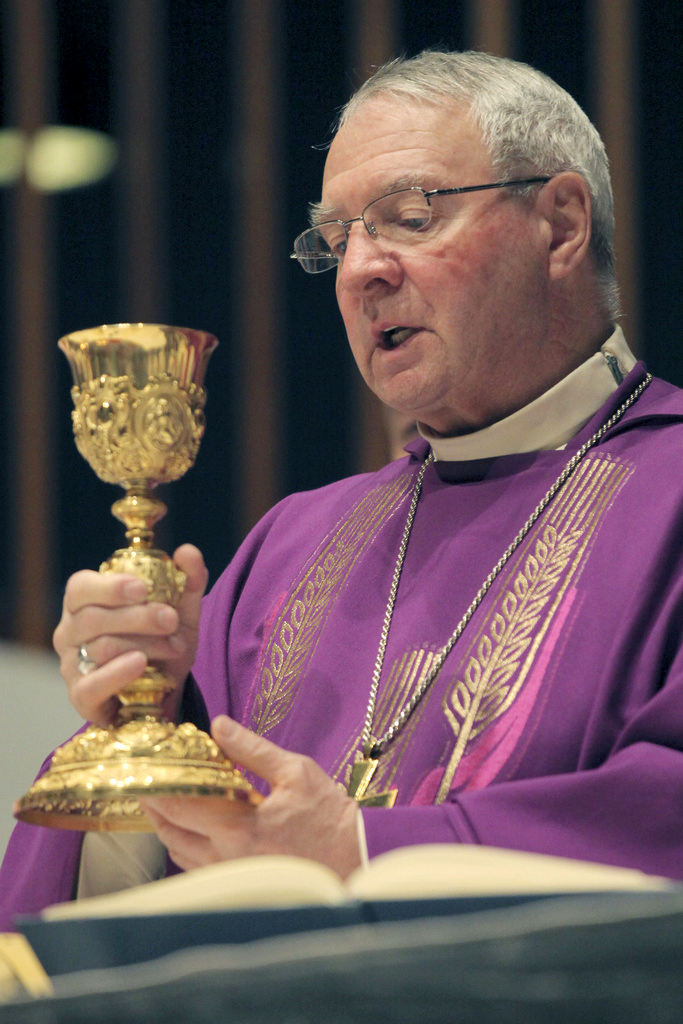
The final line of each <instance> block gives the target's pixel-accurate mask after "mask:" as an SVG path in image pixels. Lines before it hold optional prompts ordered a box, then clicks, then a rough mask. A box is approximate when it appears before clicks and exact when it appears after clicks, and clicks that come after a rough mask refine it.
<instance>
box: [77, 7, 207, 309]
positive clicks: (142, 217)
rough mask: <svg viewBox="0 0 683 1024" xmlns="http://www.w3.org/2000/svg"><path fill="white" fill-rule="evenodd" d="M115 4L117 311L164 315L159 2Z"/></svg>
mask: <svg viewBox="0 0 683 1024" xmlns="http://www.w3.org/2000/svg"><path fill="white" fill-rule="evenodd" d="M117 10H118V15H119V31H118V38H117V43H118V45H117V49H116V55H115V64H114V66H115V69H116V76H117V101H118V117H119V134H120V141H121V183H122V195H121V203H122V206H121V227H120V231H121V237H120V243H119V244H120V250H119V251H120V267H121V276H122V280H121V285H122V291H123V302H122V315H121V319H125V320H131V321H138V320H141V321H146V322H151V323H159V322H162V323H165V321H166V319H167V302H166V295H167V279H166V269H165V268H166V253H165V249H166V244H167V239H166V230H165V220H164V214H165V212H166V211H164V210H163V208H162V196H163V192H164V180H163V179H164V158H163V145H164V140H165V134H164V110H163V103H162V99H161V90H162V82H163V77H162V71H163V59H164V54H163V44H162V40H163V37H164V28H165V25H164V19H163V5H162V0H145V2H144V3H140V0H123V2H122V3H121V5H120V6H119V7H118V9H117ZM93 326H94V325H93ZM179 326H183V327H184V326H188V327H201V325H200V324H181V325H179Z"/></svg>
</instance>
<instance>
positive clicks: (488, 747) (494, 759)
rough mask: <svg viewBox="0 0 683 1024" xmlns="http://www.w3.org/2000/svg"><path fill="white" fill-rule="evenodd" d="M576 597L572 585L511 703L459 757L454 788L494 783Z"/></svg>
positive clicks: (533, 700) (524, 721) (528, 711)
mask: <svg viewBox="0 0 683 1024" xmlns="http://www.w3.org/2000/svg"><path fill="white" fill-rule="evenodd" d="M575 597H576V588H575V587H572V588H570V589H569V590H568V591H567V593H566V595H565V597H564V599H563V601H562V603H561V604H560V606H559V608H558V609H557V613H556V614H555V617H554V620H553V623H552V625H551V627H550V630H549V631H548V635H547V637H546V639H545V641H544V642H543V644H542V645H541V650H540V651H539V653H538V655H537V657H536V663H535V665H534V666H533V668H532V670H531V672H530V673H529V677H528V679H527V681H526V683H524V684H523V686H522V688H521V690H520V693H519V694H518V696H517V698H516V699H515V701H514V702H513V704H512V706H511V707H509V708H508V710H507V711H506V712H505V713H504V714H503V715H501V717H500V719H498V721H497V722H495V724H494V725H492V726H491V727H490V728H489V729H487V730H485V732H484V733H483V735H482V736H481V737H480V739H479V740H478V742H476V744H475V746H474V749H473V750H472V752H471V753H470V754H466V755H465V756H464V757H463V758H462V760H461V762H460V765H459V766H458V770H457V771H456V774H455V778H454V780H453V786H454V787H457V788H458V789H459V790H468V789H483V788H484V787H485V786H488V785H489V784H490V783H491V782H493V780H494V779H495V777H496V776H497V775H498V773H499V772H500V771H501V769H502V768H503V766H504V765H505V763H506V762H507V761H508V759H509V758H510V757H511V756H512V754H513V752H514V749H515V747H516V746H517V743H518V741H519V738H520V736H521V735H522V732H523V731H524V727H525V726H526V724H527V722H528V720H529V716H530V715H531V712H532V709H533V707H534V705H535V703H536V699H537V697H538V693H539V690H540V689H541V684H542V682H543V679H544V677H545V672H546V669H547V668H548V663H549V661H550V658H551V656H552V653H553V650H554V649H555V646H556V644H557V641H558V639H559V637H560V633H561V632H562V627H563V626H564V624H565V622H566V620H567V616H568V615H569V611H570V609H571V606H572V604H573V602H574V598H575Z"/></svg>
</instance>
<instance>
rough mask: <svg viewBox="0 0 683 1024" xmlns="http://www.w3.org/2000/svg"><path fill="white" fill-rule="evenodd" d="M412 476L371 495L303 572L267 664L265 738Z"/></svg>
mask: <svg viewBox="0 0 683 1024" xmlns="http://www.w3.org/2000/svg"><path fill="white" fill-rule="evenodd" d="M413 482H414V477H413V475H412V474H409V473H404V474H402V475H401V476H400V477H398V479H396V480H394V481H392V482H390V483H389V484H383V485H381V486H380V487H375V488H373V490H372V491H369V492H368V493H367V494H366V495H365V496H364V497H363V498H362V499H361V500H360V501H359V502H358V504H357V505H356V506H355V507H354V508H353V509H351V511H350V512H349V514H348V515H347V516H345V517H344V518H343V519H342V520H341V521H340V523H339V524H338V525H337V527H336V528H335V530H334V531H333V532H332V534H331V535H328V538H326V540H325V541H324V542H323V544H322V545H321V546H320V547H319V548H318V551H317V552H316V554H315V555H314V556H313V558H312V559H311V560H310V561H309V563H308V565H307V566H305V567H304V569H303V570H302V575H301V577H300V579H299V581H298V583H297V584H296V585H295V587H294V589H293V591H292V592H291V594H290V595H289V597H288V599H287V601H286V602H285V605H284V607H283V609H282V611H281V612H280V614H279V616H278V619H277V621H276V623H275V625H274V627H273V630H272V634H271V639H270V641H269V643H268V645H267V646H266V648H265V651H264V655H263V660H262V663H261V668H260V673H261V685H260V688H259V692H258V693H257V695H256V698H255V701H254V707H253V710H252V725H253V729H254V731H255V732H257V733H260V734H261V735H264V734H265V733H267V732H268V731H269V730H270V729H272V728H274V727H275V726H276V725H277V724H278V723H279V722H280V721H282V719H283V718H284V717H285V716H286V715H287V714H288V712H289V711H290V709H291V707H292V704H293V702H294V700H295V698H296V695H297V693H298V690H299V686H300V683H301V681H302V679H303V677H304V672H305V667H306V665H307V663H308V661H309V659H310V657H311V655H312V654H313V652H314V650H315V647H316V645H317V643H318V640H319V638H320V634H321V632H322V630H323V627H324V625H325V622H326V620H327V616H328V615H329V612H330V610H331V609H332V607H333V605H334V602H335V601H336V599H337V597H338V595H339V593H340V590H341V588H342V587H343V585H344V583H345V582H346V580H347V578H348V576H349V574H350V573H351V572H352V570H353V568H354V566H355V565H356V563H357V562H358V559H359V558H360V557H361V556H362V555H363V553H364V552H365V550H366V549H367V547H368V545H369V544H371V543H372V541H373V540H374V538H375V536H376V534H377V532H378V530H379V529H380V528H381V527H382V526H383V525H384V524H385V522H386V521H387V519H388V518H389V517H390V516H392V515H393V514H394V513H395V512H396V511H397V509H399V508H400V507H401V505H402V504H403V502H404V501H405V499H406V497H407V496H408V495H409V494H410V492H411V488H412V485H413Z"/></svg>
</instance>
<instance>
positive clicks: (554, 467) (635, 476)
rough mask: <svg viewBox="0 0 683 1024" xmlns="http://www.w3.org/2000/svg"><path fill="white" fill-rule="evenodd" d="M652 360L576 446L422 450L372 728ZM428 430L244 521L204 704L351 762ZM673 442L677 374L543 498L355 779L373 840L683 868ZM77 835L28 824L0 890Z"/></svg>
mask: <svg viewBox="0 0 683 1024" xmlns="http://www.w3.org/2000/svg"><path fill="white" fill-rule="evenodd" d="M643 374H644V370H643V367H642V364H639V365H638V366H637V367H636V368H635V370H634V371H633V372H632V373H631V374H630V375H629V377H628V378H627V380H626V381H625V382H624V383H623V384H622V385H621V387H620V388H619V390H618V391H617V392H615V394H614V395H613V396H612V398H611V399H610V401H609V402H608V403H606V404H605V406H603V408H602V409H601V410H600V411H599V412H598V413H597V414H596V416H595V417H593V418H592V419H591V421H590V422H589V423H588V424H587V425H586V426H585V427H584V429H583V430H582V431H581V432H580V433H579V435H577V437H576V438H574V439H573V440H572V441H571V442H570V443H569V445H568V446H567V448H566V451H543V452H535V453H530V454H525V455H511V456H504V457H500V458H494V459H487V460H482V461H480V462H476V463H437V464H435V465H432V466H429V467H428V468H427V471H426V474H425V478H424V486H423V491H422V496H421V498H420V502H419V505H418V509H417V514H416V517H415V522H414V526H413V531H412V535H411V538H410V543H409V546H408V551H407V554H406V558H405V564H404V569H403V574H402V577H401V582H400V587H399V591H398V597H397V601H396V607H395V611H394V616H393V622H392V626H391V631H390V634H389V641H388V646H387V651H386V656H385V659H384V670H383V674H382V681H381V685H380V689H379V695H378V701H377V707H376V712H375V720H374V727H373V732H374V733H375V734H377V735H379V734H381V733H382V732H384V731H385V730H386V728H387V727H388V725H389V724H390V723H391V721H392V720H393V718H394V717H395V716H396V714H397V712H398V710H400V708H401V707H402V706H403V704H404V703H405V702H406V701H407V699H408V698H409V696H410V693H411V692H412V691H413V690H414V688H415V686H416V685H417V684H418V682H419V680H420V678H421V677H422V675H423V673H425V672H426V671H428V669H429V665H430V662H431V660H432V658H433V656H434V653H435V652H436V651H437V650H438V649H439V648H440V647H441V646H442V645H443V644H444V643H445V642H446V641H447V639H448V638H449V636H450V634H451V633H452V632H453V630H454V628H455V626H456V625H457V623H458V621H459V620H460V618H461V617H462V615H463V614H464V612H465V611H466V609H467V608H468V606H469V605H470V602H471V601H472V599H473V598H474V596H475V594H476V593H477V591H478V590H479V588H480V587H481V585H482V583H483V581H484V580H485V579H486V577H487V576H488V574H489V573H490V571H491V569H492V568H493V566H494V565H495V564H496V563H497V562H498V559H499V558H500V556H501V555H502V553H503V551H504V550H505V549H506V548H507V546H508V544H510V542H511V541H512V540H513V538H514V537H515V535H516V534H517V533H518V531H519V530H520V529H521V527H522V526H523V524H524V523H525V522H526V520H527V519H528V517H529V516H530V514H531V513H532V511H533V510H534V508H535V507H536V505H537V504H538V502H539V501H540V500H541V498H542V497H543V495H544V494H545V492H546V491H547V489H548V488H549V486H550V485H551V484H552V483H553V482H554V480H555V479H556V477H557V476H558V475H559V473H560V471H561V469H562V468H563V466H564V465H565V464H566V462H567V461H568V459H569V458H570V457H571V455H572V454H573V453H574V452H575V451H577V450H578V449H579V448H580V447H581V445H582V444H583V443H584V442H585V441H586V440H587V439H588V438H589V437H590V436H591V435H592V434H593V433H594V431H595V430H596V429H597V428H598V427H599V426H600V425H601V424H602V423H603V422H604V421H605V420H606V419H607V418H608V417H609V416H610V415H611V413H612V412H613V411H614V410H615V409H616V408H618V406H619V405H620V404H621V403H622V402H623V401H624V399H625V397H627V396H628V395H629V394H630V393H631V392H632V391H633V389H634V388H635V386H636V385H637V384H638V383H639V382H640V381H641V380H642V378H643ZM427 450H428V449H427V445H426V442H424V441H417V442H414V443H413V445H411V454H410V456H409V457H408V458H407V459H402V460H399V461H398V462H395V463H392V464H390V465H388V466H386V467H385V468H384V469H383V470H381V471H380V472H378V473H376V474H372V475H363V476H357V477H353V478H351V479H349V480H343V481H341V482H339V483H336V484H332V485H330V486H328V487H325V488H322V489H321V490H319V491H315V492H310V493H306V494H295V495H292V496H291V497H289V498H287V499H285V500H284V501H283V502H281V503H280V504H279V505H278V506H276V507H275V508H274V509H273V510H272V511H271V512H270V513H269V514H268V515H267V516H266V517H265V518H264V519H263V520H262V522H261V523H260V524H259V525H258V526H257V527H256V528H255V530H253V532H252V533H251V534H250V536H249V537H248V538H247V539H246V541H245V542H244V544H243V545H242V547H241V549H240V551H239V552H238V554H237V556H236V557H235V559H234V560H233V562H232V564H231V565H230V566H229V568H228V569H227V570H226V572H225V573H224V574H223V576H222V577H221V578H220V580H219V581H218V582H217V584H216V586H215V587H214V588H213V590H212V592H211V593H210V594H209V596H208V597H207V598H206V599H205V605H204V611H203V619H202V633H201V641H200V647H199V653H198V657H197V662H196V665H195V670H194V672H195V677H196V680H197V683H198V685H199V688H200V690H201V693H202V694H203V697H204V700H205V702H206V706H207V709H208V712H209V714H210V716H211V717H212V718H213V717H214V716H215V715H216V714H218V713H220V712H227V713H228V714H230V715H232V716H233V717H234V718H236V719H237V720H238V721H240V722H242V723H244V724H245V725H247V726H249V727H250V728H251V729H253V730H255V731H256V732H258V733H260V734H262V735H264V736H267V737H268V739H270V740H272V741H273V742H275V743H277V744H279V745H280V746H282V747H285V748H287V749H289V750H293V751H299V752H301V753H306V754H309V755H311V756H312V757H314V758H315V760H316V761H317V762H318V763H319V764H320V765H321V766H322V767H323V768H324V770H325V771H326V772H327V773H328V774H329V775H330V776H332V777H333V778H335V779H337V780H339V781H342V782H343V781H345V780H346V778H347V774H348V771H349V766H350V764H351V762H352V761H353V759H354V755H355V752H356V751H357V750H358V739H359V735H360V733H361V730H362V728H363V723H364V719H365V714H366V708H367V702H368V695H369V690H370V683H371V678H372V672H373V668H374V664H375V658H376V655H377V647H378V643H379V637H380V631H381V628H382V621H383V616H384V610H385V607H386V603H387V598H388V594H389V587H390V584H391V578H392V574H393V571H394V566H395V563H396V557H397V553H398V549H399V544H400V540H401V536H402V532H403V528H404V523H405V519H406V514H407V511H408V506H409V503H410V496H411V492H412V488H413V485H414V481H415V477H416V474H417V472H418V468H419V465H420V463H421V461H422V460H423V459H424V456H425V454H426V452H427ZM682 460H683V394H682V393H681V392H680V391H679V390H678V389H676V388H674V387H672V386H671V385H668V384H665V383H664V382H662V381H654V382H653V383H652V384H651V385H650V387H649V388H648V389H647V390H646V391H645V393H644V394H643V395H642V396H641V397H640V399H639V400H638V401H637V402H636V404H635V405H634V406H633V407H632V408H631V409H629V410H628V412H627V413H626V415H625V416H624V417H623V419H622V420H621V421H620V422H619V423H618V424H617V425H616V426H614V427H613V428H612V429H611V430H610V431H608V433H607V434H606V435H605V437H604V438H603V440H602V441H601V442H600V443H599V444H598V445H597V446H596V447H595V448H594V449H592V450H591V452H590V453H589V454H588V455H587V456H586V458H585V459H584V460H583V461H582V462H581V464H580V465H579V468H578V469H577V470H576V471H575V473H574V474H573V476H572V477H571V478H570V480H569V481H568V483H567V484H565V486H564V487H563V488H562V490H561V491H560V492H559V494H558V495H557V496H556V497H555V498H554V500H553V501H552V502H551V503H550V505H549V506H548V508H547V509H546V511H545V512H544V513H543V514H542V515H541V516H540V518H539V519H538V521H537V523H536V524H535V526H534V527H533V529H532V530H531V532H530V533H529V535H528V536H527V538H526V539H525V540H524V541H523V543H522V544H521V545H520V547H519V548H518V549H517V550H516V551H515V553H514V555H513V556H512V558H511V559H510V561H509V563H508V564H507V565H506V566H505V568H504V569H503V571H502V572H501V573H500V575H499V576H498V578H497V579H496V581H495V583H494V584H493V586H492V588H491V590H490V592H489V593H488V595H487V596H486V598H485V599H484V601H483V603H482V605H481V606H480V608H479V609H478V610H477V611H476V613H475V615H474V617H473V619H472V621H471V622H470V623H469V625H468V626H467V627H466V629H465V631H464V633H463V635H462V636H461V638H460V640H459V641H458V642H457V644H456V645H455V647H454V649H453V651H452V652H451V653H450V655H449V656H448V658H447V660H446V662H445V664H444V666H443V668H442V670H441V672H440V674H439V676H438V677H437V679H436V681H435V682H434V684H433V685H432V687H431V688H430V690H429V691H428V693H427V694H426V696H425V697H424V698H423V700H422V701H421V703H420V704H419V706H418V708H417V710H416V711H415V713H414V714H413V716H412V717H411V719H410V720H409V722H408V725H407V726H406V727H405V729H404V730H403V731H402V732H401V733H400V734H399V735H398V737H397V739H396V740H395V741H394V742H393V743H392V744H391V745H390V747H389V749H388V750H387V752H386V753H385V754H384V755H383V756H382V758H381V760H380V766H379V768H378V771H377V773H376V775H375V777H374V779H373V782H372V784H371V786H370V790H369V792H370V793H373V792H379V791H381V790H383V789H386V788H389V787H395V788H397V789H398V798H397V803H396V806H395V807H394V808H393V809H390V810H388V809H366V810H364V811H363V815H364V821H365V828H366V835H367V840H368V848H369V853H370V855H371V856H374V855H376V854H378V853H381V852H383V851H385V850H388V849H391V848H392V847H396V846H401V845H406V844H411V843H427V842H466V843H482V844H488V845H493V846H504V847H512V848H516V849H521V850H531V851H538V852H541V853H551V854H560V855H564V856H568V857H578V858H584V859H588V860H595V861H603V862H607V863H612V864H620V865H628V866H632V867H636V868H640V869H642V870H644V871H649V872H652V873H657V874H663V875H668V876H671V877H673V878H681V877H683V825H682V824H681V821H682V819H681V809H682V808H683V651H682V648H683V645H682V643H681V637H682V636H683V544H682V541H683V500H682V499H683V485H681V484H680V483H679V477H678V467H679V465H681V464H682ZM79 842H80V837H79V836H77V835H74V834H73V833H69V832H58V831H52V830H48V829H40V828H37V827H35V826H28V825H19V826H18V827H17V829H16V830H15V833H14V836H13V839H12V841H11V843H10V847H9V849H8V853H7V856H6V859H5V864H4V866H3V872H2V874H0V893H2V906H3V909H5V907H6V906H7V909H8V911H9V910H12V911H14V912H17V911H18V910H20V909H21V910H24V911H25V910H37V909H38V908H39V907H40V906H43V905H44V904H45V903H49V902H54V901H56V900H58V899H66V898H68V897H69V895H70V891H71V886H72V883H73V876H74V870H75V867H76V864H77V860H78V850H79ZM10 889H11V890H12V897H11V899H8V896H7V893H8V892H9V890H10ZM10 904H11V906H10ZM7 927H9V921H8V920H2V921H0V928H7Z"/></svg>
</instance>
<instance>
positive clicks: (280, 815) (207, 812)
mask: <svg viewBox="0 0 683 1024" xmlns="http://www.w3.org/2000/svg"><path fill="white" fill-rule="evenodd" d="M211 731H212V733H213V737H214V739H215V741H216V743H217V744H218V745H219V746H220V747H221V749H222V750H223V752H224V753H225V754H226V755H227V756H228V757H229V758H231V760H233V761H234V762H235V763H237V764H239V765H241V766H242V767H244V768H247V769H249V770H250V771H252V772H254V773H255V774H257V775H260V776H261V778H263V779H265V780H266V782H267V783H268V785H269V786H270V794H269V795H268V796H267V797H266V798H265V800H264V801H263V802H262V803H260V804H258V805H257V806H255V807H254V806H252V805H248V804H246V803H239V804H238V803H237V802H232V801H230V802H228V801H227V800H226V799H225V798H223V797H163V798H157V797H155V798H145V799H144V800H141V801H140V803H141V805H142V808H143V810H144V811H145V813H146V814H147V815H148V817H149V818H150V820H151V821H152V823H153V824H154V827H155V829H156V831H157V834H158V836H159V838H160V840H161V842H162V843H163V844H164V845H165V846H166V847H167V849H168V851H169V853H170V855H171V857H172V858H173V860H174V861H175V863H176V864H177V865H178V866H179V867H181V868H183V869H184V870H189V869H190V868H196V867H201V866H202V865H205V864H212V863H215V862H216V861H221V860H232V859H233V858H235V857H251V856H255V855H259V854H289V855H291V856H298V857H308V858H309V859H311V860H317V861H320V862H321V863H322V864H326V865H327V866H328V867H331V868H332V869H333V870H334V871H336V872H337V874H339V875H340V876H341V877H342V878H346V877H347V876H348V875H349V874H350V873H351V872H352V871H353V870H354V868H357V867H359V866H360V863H361V859H360V850H359V845H358V834H357V823H356V815H357V813H358V805H357V804H356V803H355V802H354V801H353V800H351V799H350V797H348V796H347V795H346V793H345V792H344V790H343V789H342V787H341V786H339V785H338V784H337V783H336V782H333V781H332V779H330V778H329V776H327V775H326V774H325V772H324V771H323V770H322V769H321V768H320V767H318V765H317V764H316V763H315V761H313V760H311V758H310V757H304V756H302V755H300V754H292V753H290V752H289V751H286V750H282V748H281V747H277V746H275V744H274V743H271V742H270V741H269V740H266V739H263V737H261V736H257V735H256V734H255V733H252V732H250V731H249V730H248V729H245V728H243V727H242V726H241V725H238V724H237V722H234V721H232V719H230V718H227V717H226V716H225V715H221V716H220V717H218V718H216V719H215V720H214V722H213V726H212V730H211Z"/></svg>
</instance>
